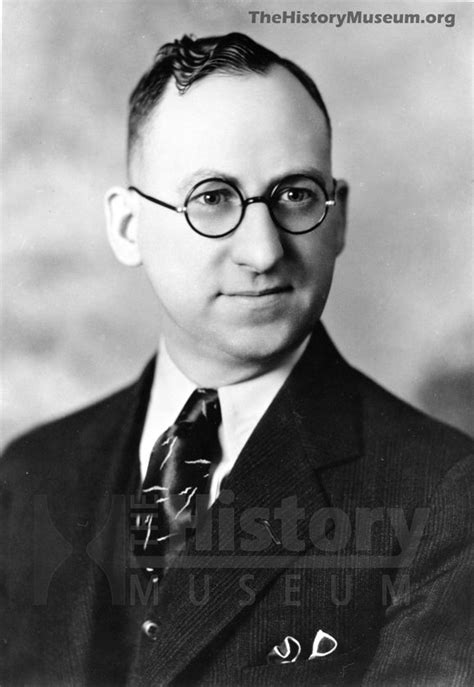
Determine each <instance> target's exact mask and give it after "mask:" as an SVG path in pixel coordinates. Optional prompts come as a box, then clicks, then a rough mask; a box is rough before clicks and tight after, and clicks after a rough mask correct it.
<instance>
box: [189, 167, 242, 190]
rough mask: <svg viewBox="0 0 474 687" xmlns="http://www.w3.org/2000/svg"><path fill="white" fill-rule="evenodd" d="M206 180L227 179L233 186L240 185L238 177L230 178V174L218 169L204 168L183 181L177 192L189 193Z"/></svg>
mask: <svg viewBox="0 0 474 687" xmlns="http://www.w3.org/2000/svg"><path fill="white" fill-rule="evenodd" d="M205 179H225V180H226V181H231V182H232V183H233V184H236V185H238V181H237V179H236V177H233V176H229V174H225V173H224V172H220V171H219V170H217V169H211V168H209V167H202V168H201V169H197V170H196V171H194V172H192V173H191V174H189V175H188V176H186V177H184V178H183V179H181V181H180V182H179V184H178V186H177V190H178V192H181V193H186V191H189V190H190V189H191V188H192V187H193V186H195V185H196V184H197V183H198V182H199V181H204V180H205Z"/></svg>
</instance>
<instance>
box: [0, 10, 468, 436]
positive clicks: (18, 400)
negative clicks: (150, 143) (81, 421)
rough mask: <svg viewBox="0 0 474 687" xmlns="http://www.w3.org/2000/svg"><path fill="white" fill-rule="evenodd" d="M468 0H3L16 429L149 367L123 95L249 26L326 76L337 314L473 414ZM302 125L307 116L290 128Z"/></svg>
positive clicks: (374, 351) (362, 339) (7, 409)
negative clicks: (148, 72) (162, 57)
mask: <svg viewBox="0 0 474 687" xmlns="http://www.w3.org/2000/svg"><path fill="white" fill-rule="evenodd" d="M256 9H257V10H259V9H262V10H267V11H272V12H277V11H279V10H283V9H287V10H291V9H296V10H301V11H316V12H319V13H321V12H329V11H332V12H334V11H338V12H344V11H347V10H350V9H352V10H357V9H361V10H364V11H366V12H368V11H377V12H414V11H418V12H421V13H423V14H424V13H425V12H435V13H439V12H441V13H455V15H456V18H455V26H454V27H452V28H447V27H446V26H444V24H440V25H438V24H433V25H428V24H424V25H366V26H357V25H351V26H344V27H342V28H336V27H335V26H331V25H293V26H291V25H277V24H270V25H268V24H265V25H252V24H251V23H250V18H249V15H248V11H249V10H256ZM471 19H472V5H471V4H469V3H467V4H466V3H430V2H418V1H417V2H415V1H413V2H410V3H401V2H391V3H383V2H376V3H375V2H374V3H368V2H361V1H359V0H354V2H353V3H348V2H325V1H322V2H316V0H315V1H314V2H306V1H305V0H298V2H290V0H288V1H287V2H282V1H281V0H276V1H273V2H272V1H271V0H261V1H260V0H252V1H251V2H249V1H247V0H233V1H232V2H225V1H222V0H221V1H220V2H218V1H216V0H212V1H206V0H204V1H198V0H194V1H192V0H189V1H186V0H180V1H178V2H176V0H175V1H174V2H173V1H171V0H169V1H168V0H164V1H158V0H154V1H149V2H147V1H143V0H125V1H118V0H109V1H104V0H90V1H89V0H60V1H56V0H54V1H51V0H30V1H28V2H27V1H24V0H6V2H4V30H3V36H4V62H3V75H4V86H3V96H4V170H5V172H6V181H5V183H4V221H3V229H2V237H3V240H2V266H3V278H2V279H3V281H2V296H3V315H4V328H3V332H4V337H3V348H2V353H3V359H2V360H3V366H2V367H3V381H4V391H3V401H4V406H3V411H2V425H3V431H2V435H3V440H7V439H9V438H10V437H12V436H13V435H14V434H16V433H18V432H19V431H22V430H23V429H25V428H27V427H29V426H31V425H33V424H36V423H38V422H39V421H43V420H46V419H49V418H52V417H54V416H57V415H60V414H63V413H65V412H67V411H70V410H72V409H74V408H77V407H78V406H80V405H82V404H86V403H89V402H90V401H92V400H93V399H95V398H97V397H98V396H100V395H103V394H106V393H108V392H110V391H111V390H113V389H115V388H116V387H117V386H118V385H121V384H124V383H126V382H128V381H129V380H131V379H132V378H133V377H134V375H136V374H137V373H138V372H139V370H140V368H141V366H142V365H143V363H144V362H145V360H146V359H147V357H148V356H149V355H150V354H151V353H152V351H153V349H154V346H155V344H156V340H157V336H158V332H157V327H156V324H155V306H154V301H153V295H152V293H151V289H150V288H149V286H148V285H147V283H146V282H145V279H144V277H143V275H142V274H141V272H140V270H130V269H127V268H124V267H122V266H120V265H118V264H116V263H115V262H114V259H113V257H112V255H111V253H110V251H109V248H108V246H107V243H106V239H105V235H104V222H103V216H102V196H103V192H104V190H105V189H106V188H107V187H108V186H110V185H113V184H115V183H117V182H118V183H121V182H123V180H124V134H125V113H126V100H127V97H128V94H129V92H130V90H131V88H132V86H133V85H134V84H135V82H136V81H137V79H138V77H139V75H140V74H141V73H142V72H143V70H144V69H145V68H146V67H147V66H148V65H149V63H150V61H151V59H152V57H153V55H154V53H155V51H156V49H157V48H158V46H159V45H160V44H161V43H162V42H165V41H167V40H169V39H173V38H175V37H177V36H180V35H181V34H183V33H184V32H192V33H194V34H196V35H204V34H209V33H221V32H228V31H232V30H238V31H245V32H248V33H249V34H250V35H251V36H253V37H254V38H256V39H257V40H260V41H262V42H263V43H265V44H267V45H268V46H269V47H271V48H273V49H274V50H276V51H278V52H281V53H283V54H285V55H287V56H288V57H290V58H292V59H293V60H295V61H296V62H298V63H301V65H302V66H303V67H304V68H305V69H306V70H307V71H309V73H310V74H311V75H312V76H313V77H314V78H315V79H316V80H317V82H318V84H319V85H320V88H321V90H322V92H323V94H324V96H325V99H326V101H327V104H328V106H329V109H330V112H331V113H332V118H333V122H334V138H335V152H334V161H335V166H334V172H335V175H337V176H342V177H344V178H346V179H348V180H349V181H350V183H351V203H350V217H349V219H350V224H349V235H348V244H347V247H346V251H345V254H344V255H343V257H342V258H341V259H340V261H339V264H338V267H337V273H336V279H335V283H334V287H333V291H332V294H331V297H330V302H329V305H328V307H327V310H326V312H325V316H324V320H325V322H326V324H327V325H328V328H329V331H330V332H331V334H332V335H333V337H334V338H335V341H336V343H337V345H338V346H339V348H340V349H341V351H342V352H343V353H344V354H345V355H346V356H347V357H348V358H349V359H350V360H351V361H352V362H353V363H354V364H355V365H357V366H359V367H360V368H361V369H362V370H364V371H365V372H366V373H368V374H369V375H371V376H373V377H375V378H376V379H377V380H379V381H380V382H381V383H382V384H384V385H385V386H386V387H388V388H389V389H391V390H393V391H395V392H396V393H397V394H400V395H402V396H403V397H405V398H406V399H408V400H409V401H411V402H413V403H415V404H417V405H419V406H421V407H422V408H424V409H427V410H428V411H430V412H432V413H434V414H436V415H437V416H439V417H441V418H443V419H445V420H448V421H450V422H451V423H453V424H455V425H458V426H460V427H464V428H466V429H468V427H469V421H470V419H469V402H470V399H471V395H472V364H471V362H470V356H469V353H470V350H471V345H472V327H471V321H470V316H471V313H472V310H471V300H470V293H471V287H472V262H471V248H472V244H471V220H472V217H471V214H470V208H471V199H470V173H471V169H470V168H471V161H472V157H471V150H472V147H471V145H472V140H471V114H470V113H471V109H470V108H471V77H470V73H471V53H470V46H471V39H472V29H471ZM290 135H291V134H290Z"/></svg>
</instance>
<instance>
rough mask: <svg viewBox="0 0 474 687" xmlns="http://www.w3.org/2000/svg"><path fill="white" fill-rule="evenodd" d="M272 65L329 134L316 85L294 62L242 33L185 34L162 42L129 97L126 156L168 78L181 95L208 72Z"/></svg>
mask: <svg viewBox="0 0 474 687" xmlns="http://www.w3.org/2000/svg"><path fill="white" fill-rule="evenodd" d="M275 64H276V65H281V66H282V67H285V69H288V71H289V72H291V73H292V74H293V75H294V76H295V77H296V78H297V79H298V81H300V83H301V84H302V85H303V86H304V88H305V89H306V90H307V91H308V93H309V94H310V96H311V97H312V98H313V100H314V101H315V102H316V104H317V105H318V107H319V108H320V109H321V110H322V112H323V114H324V117H325V119H326V122H327V125H328V128H329V133H330V132H331V122H330V119H329V114H328V111H327V109H326V105H325V104H324V101H323V99H322V97H321V94H320V92H319V90H318V88H317V86H316V84H315V83H314V81H313V80H312V79H311V78H310V77H309V76H308V75H307V74H306V72H304V71H303V70H302V69H301V68H300V67H298V65H296V64H295V63H294V62H291V60H287V59H285V58H283V57H280V56H279V55H277V54H276V53H274V52H272V51H271V50H268V49H267V48H265V47H263V45H260V44H259V43H256V42H255V41H254V40H252V39H251V38H249V37H248V36H246V35H244V34H243V33H228V34H227V35H225V36H210V37H207V38H196V39H195V38H193V37H192V36H186V35H185V36H183V37H182V38H181V40H175V41H174V42H173V43H165V45H163V46H162V47H161V48H160V49H159V50H158V52H157V54H156V57H155V61H154V63H153V65H152V67H151V68H150V69H149V70H148V71H147V72H146V73H145V74H144V75H143V76H142V77H141V79H140V81H139V82H138V84H137V85H136V87H135V89H134V90H133V92H132V94H131V96H130V100H129V119H128V155H129V157H130V152H131V150H132V149H133V146H134V145H135V143H136V141H137V139H138V138H139V136H140V130H141V127H142V125H143V123H144V122H145V121H146V119H147V117H148V116H149V114H150V113H151V112H152V111H153V109H154V108H155V106H156V105H157V104H158V102H159V100H160V98H161V96H162V94H163V91H164V89H165V86H166V85H167V83H168V82H169V80H170V79H171V78H172V77H174V80H175V84H176V87H177V89H178V91H179V92H180V93H181V94H183V93H185V92H186V91H187V90H188V88H189V87H190V86H192V84H193V83H195V82H196V81H199V80H200V79H203V78H204V77H206V76H208V75H209V74H212V73H220V74H242V73H246V72H255V73H257V74H264V73H265V72H266V71H268V69H269V68H270V67H271V66H272V65H275Z"/></svg>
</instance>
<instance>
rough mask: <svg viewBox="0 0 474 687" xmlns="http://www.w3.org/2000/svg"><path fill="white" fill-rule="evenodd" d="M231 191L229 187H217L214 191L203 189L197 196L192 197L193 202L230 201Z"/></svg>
mask: <svg viewBox="0 0 474 687" xmlns="http://www.w3.org/2000/svg"><path fill="white" fill-rule="evenodd" d="M230 196H231V194H230V192H229V191H228V190H227V189H216V190H213V191H203V192H202V193H199V194H198V195H197V196H194V197H193V198H191V200H192V202H193V203H201V204H202V205H220V204H222V203H226V202H229V200H230Z"/></svg>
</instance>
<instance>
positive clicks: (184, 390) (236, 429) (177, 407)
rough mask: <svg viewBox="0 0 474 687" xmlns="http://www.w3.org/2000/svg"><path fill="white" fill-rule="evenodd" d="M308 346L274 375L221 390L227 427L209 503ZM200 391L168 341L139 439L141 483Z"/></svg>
mask: <svg viewBox="0 0 474 687" xmlns="http://www.w3.org/2000/svg"><path fill="white" fill-rule="evenodd" d="M308 341H309V336H308V337H307V338H306V339H305V340H304V341H303V343H302V344H301V345H300V346H299V347H298V348H297V349H296V350H295V351H292V352H291V353H290V354H289V355H288V356H287V357H286V358H285V360H284V361H283V362H282V363H281V364H280V365H279V367H277V368H276V369H275V370H271V371H270V372H267V373H266V374H263V375H261V376H260V377H256V378H255V379H249V380H247V381H245V382H239V383H238V384H231V385H229V386H222V387H220V388H219V389H218V394H219V402H220V407H221V414H222V424H221V425H220V427H219V442H220V446H221V450H222V457H221V460H220V461H219V463H218V464H217V466H216V468H215V470H214V472H213V474H212V477H211V486H210V501H209V502H210V504H211V503H213V502H214V501H215V499H216V498H217V496H218V495H219V491H220V485H221V483H222V480H223V479H224V477H226V475H228V474H229V472H230V471H231V470H232V468H233V466H234V464H235V462H236V460H237V458H238V456H239V454H240V452H241V450H242V449H243V447H244V445H245V443H246V442H247V440H248V438H249V437H250V435H251V434H252V432H253V430H254V429H255V427H256V426H257V424H258V422H259V421H260V419H261V418H262V416H263V415H264V413H265V411H266V410H267V408H268V406H269V405H270V403H271V402H272V401H273V399H274V398H275V396H276V395H277V393H278V391H279V390H280V388H281V387H282V386H283V384H284V382H285V380H286V378H287V377H288V375H289V374H290V372H291V371H292V369H293V367H294V366H295V365H296V363H297V362H298V360H299V359H300V357H301V355H302V354H303V351H304V349H305V348H306V345H307V343H308ZM196 388H197V386H196V385H195V384H194V383H193V382H191V381H190V380H189V379H188V378H187V377H186V376H185V375H184V374H183V373H182V372H181V370H180V369H179V368H178V367H177V366H176V365H175V363H174V362H173V360H172V359H171V358H170V356H169V354H168V351H167V350H166V346H165V344H164V341H161V343H160V349H159V355H158V360H157V364H156V369H155V375H154V378H153V385H152V388H151V394H150V400H149V403H148V409H147V414H146V418H145V424H144V426H143V432H142V436H141V440H140V449H139V454H140V471H141V477H142V480H143V479H144V478H145V475H146V471H147V468H148V462H149V460H150V455H151V452H152V449H153V446H154V444H155V442H156V440H157V439H158V437H159V436H161V434H163V432H165V431H166V430H167V429H168V427H170V425H172V424H173V422H174V421H175V420H176V418H177V417H178V415H179V413H180V411H181V409H182V408H183V406H184V404H185V403H186V401H187V400H188V398H189V397H190V395H191V394H192V393H193V391H194V390H195V389H196Z"/></svg>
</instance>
